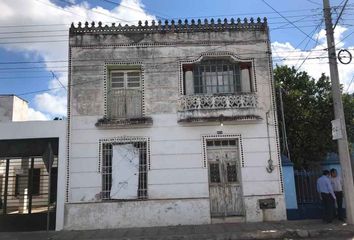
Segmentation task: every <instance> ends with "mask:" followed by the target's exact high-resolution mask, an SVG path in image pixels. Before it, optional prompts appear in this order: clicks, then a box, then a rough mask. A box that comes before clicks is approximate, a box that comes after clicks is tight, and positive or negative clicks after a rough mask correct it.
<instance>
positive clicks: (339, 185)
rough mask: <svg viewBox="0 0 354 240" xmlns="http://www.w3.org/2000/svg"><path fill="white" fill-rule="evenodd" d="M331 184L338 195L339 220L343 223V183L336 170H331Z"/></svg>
mask: <svg viewBox="0 0 354 240" xmlns="http://www.w3.org/2000/svg"><path fill="white" fill-rule="evenodd" d="M331 184H332V187H333V191H334V194H335V195H336V201H337V215H338V219H339V220H342V221H343V220H344V218H343V207H342V205H343V181H342V178H341V177H340V176H338V173H337V170H336V169H335V168H332V169H331Z"/></svg>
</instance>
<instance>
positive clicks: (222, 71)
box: [183, 59, 252, 95]
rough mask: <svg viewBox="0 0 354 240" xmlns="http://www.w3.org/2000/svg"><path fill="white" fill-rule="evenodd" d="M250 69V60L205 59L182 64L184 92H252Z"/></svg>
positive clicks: (189, 93)
mask: <svg viewBox="0 0 354 240" xmlns="http://www.w3.org/2000/svg"><path fill="white" fill-rule="evenodd" d="M251 69H252V63H251V62H234V61H231V60H229V59H206V60H202V61H200V62H199V63H195V64H186V65H183V72H184V86H185V89H184V92H185V94H186V95H193V94H234V93H244V92H252V82H251V81H252V71H251Z"/></svg>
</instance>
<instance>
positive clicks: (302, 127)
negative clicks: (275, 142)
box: [274, 66, 354, 168]
mask: <svg viewBox="0 0 354 240" xmlns="http://www.w3.org/2000/svg"><path fill="white" fill-rule="evenodd" d="M274 80H275V83H276V90H277V91H276V92H277V106H278V118H279V120H280V121H279V122H280V123H281V109H280V103H279V87H281V88H282V89H283V91H282V98H283V105H284V115H285V124H286V133H287V139H288V145H289V152H290V156H291V160H292V161H293V162H294V164H295V167H296V168H308V167H309V166H311V165H313V164H314V163H319V162H320V161H322V160H323V159H324V157H325V155H326V154H327V153H328V152H336V146H337V145H336V142H335V141H333V140H332V126H331V121H332V120H333V119H334V114H333V104H332V98H331V83H330V80H329V78H328V77H327V76H325V75H324V74H322V76H321V77H320V78H319V79H318V80H317V81H316V80H315V79H314V78H312V77H311V76H309V75H308V74H307V73H306V72H297V71H296V70H295V68H294V67H292V68H290V67H288V66H277V67H276V68H275V70H274ZM343 105H344V111H345V115H346V125H347V131H348V140H349V142H354V96H353V95H349V94H343ZM280 126H281V125H280ZM279 131H280V138H281V139H280V140H281V143H282V146H283V139H282V136H283V134H282V128H281V127H279ZM282 153H283V154H286V150H285V149H284V147H282Z"/></svg>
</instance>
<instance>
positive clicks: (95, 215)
mask: <svg viewBox="0 0 354 240" xmlns="http://www.w3.org/2000/svg"><path fill="white" fill-rule="evenodd" d="M69 40H70V48H69V63H70V65H69V103H68V124H69V132H68V136H69V143H68V144H69V146H68V149H69V152H68V153H69V154H68V161H67V163H66V166H67V185H66V204H65V225H64V228H65V229H96V228H120V227H149V226H162V225H178V224H208V223H214V222H223V221H272V220H284V219H286V211H285V203H284V195H283V186H282V177H281V175H282V173H281V164H280V155H279V138H278V129H277V128H278V127H277V120H276V118H277V116H276V106H275V94H274V82H273V77H272V59H271V48H270V40H269V35H268V26H267V22H266V20H264V21H261V20H260V19H257V20H253V19H251V20H250V21H247V20H245V21H244V22H241V21H240V20H237V21H234V20H233V19H231V21H227V20H224V21H221V20H217V21H216V22H214V20H211V21H209V22H208V21H207V20H205V21H203V22H201V21H200V20H198V21H194V20H192V21H191V22H190V23H188V22H187V21H185V22H182V21H178V22H174V21H172V22H171V23H168V22H167V21H166V22H165V24H162V23H161V22H158V23H155V22H152V24H151V25H148V23H145V25H144V24H141V22H140V23H139V25H138V26H127V25H126V26H121V25H118V26H116V25H114V24H113V25H112V26H103V25H102V24H101V23H98V26H95V24H94V23H92V25H89V24H88V23H86V24H85V25H84V26H82V25H81V23H79V25H78V27H75V26H74V25H72V26H71V28H70V37H69Z"/></svg>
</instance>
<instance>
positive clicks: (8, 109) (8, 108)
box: [0, 95, 14, 122]
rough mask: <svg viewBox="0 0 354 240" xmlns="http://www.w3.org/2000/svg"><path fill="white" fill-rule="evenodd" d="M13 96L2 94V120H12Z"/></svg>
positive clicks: (0, 102)
mask: <svg viewBox="0 0 354 240" xmlns="http://www.w3.org/2000/svg"><path fill="white" fill-rule="evenodd" d="M13 101H14V97H13V96H7V95H0V122H10V121H12V114H13V111H12V107H13Z"/></svg>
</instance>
